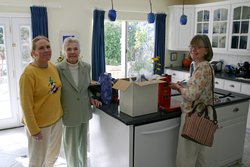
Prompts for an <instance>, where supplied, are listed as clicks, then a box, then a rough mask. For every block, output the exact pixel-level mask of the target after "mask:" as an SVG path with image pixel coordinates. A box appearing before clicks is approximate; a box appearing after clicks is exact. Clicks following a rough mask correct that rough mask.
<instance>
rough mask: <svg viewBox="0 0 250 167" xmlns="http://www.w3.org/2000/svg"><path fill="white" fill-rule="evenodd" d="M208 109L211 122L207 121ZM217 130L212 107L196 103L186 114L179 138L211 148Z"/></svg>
mask: <svg viewBox="0 0 250 167" xmlns="http://www.w3.org/2000/svg"><path fill="white" fill-rule="evenodd" d="M198 108H202V110H201V111H199V112H197V109H198ZM209 109H212V111H213V120H210V119H209V116H208V111H209ZM217 128H218V122H217V114H216V110H215V108H214V106H213V105H205V104H204V103H198V104H197V105H196V106H195V107H194V108H193V110H192V111H191V112H189V113H187V114H186V117H185V123H184V126H183V129H182V133H181V136H182V137H184V138H186V139H189V140H191V141H193V142H196V143H199V144H201V145H205V146H209V147H211V146H212V145H213V140H214V134H215V131H216V129H217Z"/></svg>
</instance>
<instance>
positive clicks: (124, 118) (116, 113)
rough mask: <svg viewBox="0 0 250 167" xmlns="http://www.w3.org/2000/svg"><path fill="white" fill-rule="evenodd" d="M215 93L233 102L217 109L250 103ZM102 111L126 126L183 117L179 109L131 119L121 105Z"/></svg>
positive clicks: (223, 92)
mask: <svg viewBox="0 0 250 167" xmlns="http://www.w3.org/2000/svg"><path fill="white" fill-rule="evenodd" d="M215 92H216V93H217V94H221V95H227V94H229V93H230V96H231V97H232V98H231V101H223V102H220V103H215V107H216V108H217V107H223V106H226V105H229V104H234V103H239V102H243V101H248V100H249V99H250V96H247V95H243V94H239V93H233V92H229V91H226V90H221V89H215ZM173 96H178V95H173ZM100 110H102V111H103V112H105V113H107V114H108V115H110V116H111V117H113V118H115V119H118V120H120V121H121V122H123V123H124V124H126V125H134V126H138V125H143V124H148V123H153V122H157V121H162V120H166V119H172V118H176V117H180V115H181V110H180V109H178V110H176V111H173V112H166V111H158V112H155V113H152V114H147V115H142V116H136V117H131V116H129V115H127V114H125V113H123V112H121V111H120V109H119V105H118V104H116V103H112V104H109V105H103V106H102V107H101V108H100Z"/></svg>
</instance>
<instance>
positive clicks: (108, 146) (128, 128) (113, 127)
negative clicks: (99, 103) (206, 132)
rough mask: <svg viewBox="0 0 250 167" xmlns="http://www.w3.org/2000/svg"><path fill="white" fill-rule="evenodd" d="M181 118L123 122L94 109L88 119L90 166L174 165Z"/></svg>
mask: <svg viewBox="0 0 250 167" xmlns="http://www.w3.org/2000/svg"><path fill="white" fill-rule="evenodd" d="M179 124H180V118H173V119H168V120H163V121H158V122H154V123H149V124H144V125H140V126H134V125H126V124H124V123H123V122H121V121H120V120H118V119H116V118H113V117H112V116H110V115H108V114H107V113H105V112H103V111H101V110H99V109H95V111H94V114H93V118H92V119H91V120H90V125H89V128H90V129H89V130H90V152H91V154H90V156H91V157H90V159H91V162H90V166H93V167H152V166H156V165H157V167H166V166H167V167H175V157H176V149H177V141H178V140H177V139H178V131H179Z"/></svg>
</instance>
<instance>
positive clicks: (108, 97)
mask: <svg viewBox="0 0 250 167" xmlns="http://www.w3.org/2000/svg"><path fill="white" fill-rule="evenodd" d="M99 83H100V84H101V100H102V103H104V104H110V103H111V102H112V77H111V74H110V73H104V74H101V75H100V77H99Z"/></svg>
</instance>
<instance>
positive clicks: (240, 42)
mask: <svg viewBox="0 0 250 167" xmlns="http://www.w3.org/2000/svg"><path fill="white" fill-rule="evenodd" d="M230 34H232V35H231V37H230V43H229V45H230V50H232V51H241V52H242V53H246V54H249V49H250V44H249V43H250V39H249V35H250V2H246V3H235V4H232V8H231V33H230Z"/></svg>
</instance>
